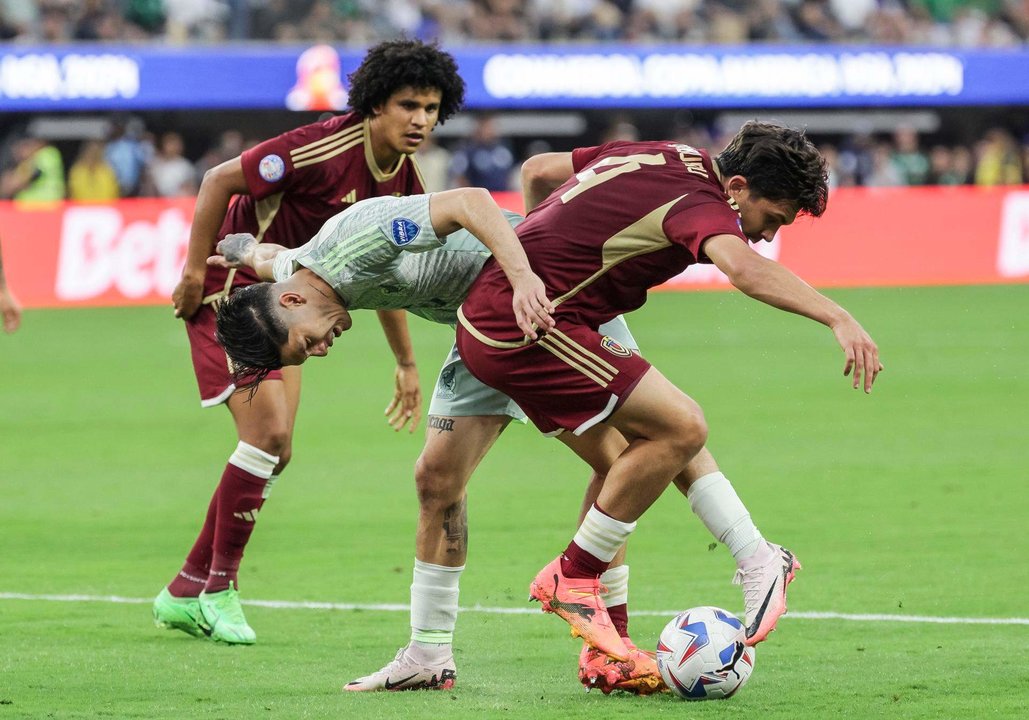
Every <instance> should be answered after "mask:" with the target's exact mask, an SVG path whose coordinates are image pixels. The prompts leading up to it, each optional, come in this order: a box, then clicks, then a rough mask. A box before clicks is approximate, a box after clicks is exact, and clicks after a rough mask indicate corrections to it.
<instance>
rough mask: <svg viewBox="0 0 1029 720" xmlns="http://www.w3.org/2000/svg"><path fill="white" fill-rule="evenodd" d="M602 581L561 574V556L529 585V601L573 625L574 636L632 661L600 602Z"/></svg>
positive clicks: (612, 655) (602, 650)
mask: <svg viewBox="0 0 1029 720" xmlns="http://www.w3.org/2000/svg"><path fill="white" fill-rule="evenodd" d="M600 592H601V585H600V578H595V577H592V578H570V577H566V576H565V574H564V573H563V572H561V556H560V555H559V556H558V557H557V558H555V559H554V560H552V561H551V562H550V564H548V565H547V566H546V567H545V568H543V569H542V570H540V571H539V574H538V575H536V579H535V580H533V581H532V584H531V585H530V586H529V599H530V600H538V601H539V602H540V603H542V605H543V612H550V613H554V614H555V615H557V616H558V617H560V618H561V619H562V620H564V621H565V622H566V623H568V624H569V625H571V626H572V635H575V636H578V637H581V638H582V639H583V640H585V641H586V643H587V644H589V645H592V646H593V647H595V648H597V649H598V650H600V651H601V652H602V653H605V654H606V655H610V656H611V657H612V658H614V659H615V660H628V659H629V649H628V648H627V647H626V646H625V643H624V642H622V638H621V637H619V635H618V631H617V630H615V626H614V624H613V623H612V622H611V616H610V615H608V614H607V608H606V607H605V606H604V601H603V600H601V599H600Z"/></svg>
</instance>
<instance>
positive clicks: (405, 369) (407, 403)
mask: <svg viewBox="0 0 1029 720" xmlns="http://www.w3.org/2000/svg"><path fill="white" fill-rule="evenodd" d="M385 415H386V422H388V423H389V425H390V427H391V428H393V429H394V430H395V431H396V432H400V431H401V430H403V428H404V426H405V425H408V424H409V425H410V428H409V432H412V433H413V432H414V431H415V429H416V428H417V427H418V423H419V421H420V420H421V419H422V387H421V383H420V382H419V380H418V369H417V368H416V367H415V364H414V363H411V364H409V365H397V370H396V389H395V390H394V392H393V400H392V402H390V404H389V406H388V407H387V408H386V412H385Z"/></svg>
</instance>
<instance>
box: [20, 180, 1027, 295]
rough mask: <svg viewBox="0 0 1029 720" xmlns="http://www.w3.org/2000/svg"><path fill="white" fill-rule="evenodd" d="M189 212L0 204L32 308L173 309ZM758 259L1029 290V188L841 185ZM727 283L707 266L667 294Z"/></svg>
mask: <svg viewBox="0 0 1029 720" xmlns="http://www.w3.org/2000/svg"><path fill="white" fill-rule="evenodd" d="M496 197H497V200H498V202H500V204H501V205H503V206H505V207H508V208H510V209H513V210H517V211H521V209H522V201H521V196H520V195H518V194H517V193H499V194H497V196H496ZM192 212H193V200H192V199H189V198H183V199H176V200H156V199H146V200H143V199H140V200H123V201H120V202H118V203H114V204H110V205H90V204H79V203H59V204H55V205H48V206H25V205H19V204H15V203H10V202H4V203H0V241H2V244H3V253H4V266H5V268H6V273H7V279H8V284H9V285H10V286H11V288H12V290H13V291H14V293H15V294H16V295H17V296H18V298H19V300H21V302H22V303H23V304H24V305H25V306H26V307H57V306H81V305H130V304H163V303H168V302H170V296H171V291H172V289H173V288H174V287H175V283H176V282H177V281H178V278H179V273H180V271H181V268H182V264H183V262H184V259H185V253H186V244H187V242H188V238H189V223H190V220H191V218H192ZM758 251H759V252H761V253H762V254H763V255H766V256H767V257H771V258H773V259H776V260H778V261H779V262H781V263H783V264H784V265H786V266H787V267H789V268H790V269H792V270H793V271H795V272H796V273H797V274H798V275H800V276H801V277H803V278H804V279H806V280H807V281H808V282H810V283H811V284H812V285H816V286H819V287H848V286H879V285H961V284H982V283H1019V282H1029V187H1014V188H967V187H961V188H874V189H873V188H845V189H840V190H837V191H835V192H834V193H833V194H832V196H831V198H830V202H829V209H828V210H827V211H826V213H825V216H824V217H822V218H819V219H817V220H815V219H811V218H801V219H799V220H798V221H797V222H796V223H794V224H793V225H792V226H790V227H786V228H783V230H782V231H781V232H780V234H779V237H778V238H777V239H776V240H775V241H774V242H772V243H761V245H760V246H759V247H758ZM725 287H728V283H727V281H726V280H725V277H724V276H722V275H721V273H719V272H718V271H717V269H715V268H713V267H709V266H699V267H694V268H691V269H690V270H688V271H687V272H685V273H683V274H682V275H680V276H678V277H676V278H674V279H673V280H672V281H671V282H670V283H668V285H667V286H666V288H667V289H717V288H725Z"/></svg>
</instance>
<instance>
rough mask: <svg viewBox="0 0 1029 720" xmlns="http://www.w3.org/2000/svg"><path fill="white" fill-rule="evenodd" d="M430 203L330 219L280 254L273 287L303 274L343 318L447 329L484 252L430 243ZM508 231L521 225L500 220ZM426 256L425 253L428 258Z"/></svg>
mask: <svg viewBox="0 0 1029 720" xmlns="http://www.w3.org/2000/svg"><path fill="white" fill-rule="evenodd" d="M429 197H430V196H429V195H411V196H408V197H378V198H370V199H368V200H362V201H361V202H358V203H355V204H354V205H351V206H350V207H349V208H347V209H346V210H344V211H343V212H341V213H340V214H339V215H336V216H335V217H332V218H329V220H328V221H326V223H325V224H324V225H323V226H322V229H321V230H320V231H319V232H318V234H317V235H315V236H314V237H313V238H312V239H311V240H310V241H309V242H307V243H306V244H304V245H302V246H300V247H298V248H296V249H294V250H286V251H284V252H281V253H279V254H278V255H277V256H276V258H275V262H274V265H273V273H274V275H275V279H276V280H277V281H282V280H286V279H287V278H288V277H289V276H290V275H292V274H293V273H295V272H296V271H297V270H298V269H299V268H301V267H306V268H308V269H309V270H311V271H312V272H314V273H315V274H317V275H318V277H320V278H322V279H323V280H325V281H326V282H327V283H329V284H330V285H331V286H332V288H333V290H335V291H336V293H337V294H338V295H339V296H340V298H341V299H342V300H343V305H344V306H345V307H346V308H347V309H348V310H407V311H409V312H412V313H414V314H415V315H419V316H421V317H423V318H426V319H427V320H431V321H433V322H439V323H448V324H450V325H453V324H455V323H456V322H457V308H458V306H459V305H460V304H461V303H462V302H463V301H464V298H465V295H467V293H468V288H469V286H471V284H472V281H473V280H475V278H476V276H478V274H479V271H480V270H481V269H482V266H483V263H485V262H486V260H487V259H488V258H489V256H490V252H489V250H488V249H487V248H486V246H485V245H483V244H482V243H481V242H479V241H478V240H477V239H476V238H475V237H474V236H473V235H472V234H471V233H469V232H468V231H467V230H459V231H457V232H455V233H451V234H450V235H446V236H444V237H442V238H441V237H437V235H436V232H435V230H433V227H432V222H431V221H430V219H429ZM507 216H508V220H509V222H510V223H511V225H512V226H514V225H517V224H518V223H519V222H521V217H520V216H518V215H515V214H514V213H507ZM429 251H431V252H429Z"/></svg>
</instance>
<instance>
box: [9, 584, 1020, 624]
mask: <svg viewBox="0 0 1029 720" xmlns="http://www.w3.org/2000/svg"><path fill="white" fill-rule="evenodd" d="M0 600H42V601H47V602H99V603H112V604H122V605H149V604H150V603H152V602H153V598H133V597H123V596H121V595H37V594H30V593H13V592H0ZM242 602H243V604H244V605H250V606H253V607H264V608H272V609H274V610H359V611H364V612H408V610H409V609H410V608H409V606H408V605H406V604H403V603H340V602H315V601H291V600H243V601H242ZM460 611H461V612H462V613H482V614H486V615H539V614H540V610H539V609H538V608H532V607H524V608H507V607H490V606H485V605H470V606H467V607H462V608H461V609H460ZM679 612H680V610H633V611H632V614H633V615H643V616H657V617H674V616H675V615H676V614H678V613H679ZM784 617H786V618H788V619H791V620H849V621H852V622H907V623H934V624H937V625H1029V618H1019V617H1009V618H988V617H940V616H936V615H889V614H875V613H871V614H856V613H839V612H811V611H809V612H804V611H794V612H791V613H789V614H787V615H785V616H784Z"/></svg>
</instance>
